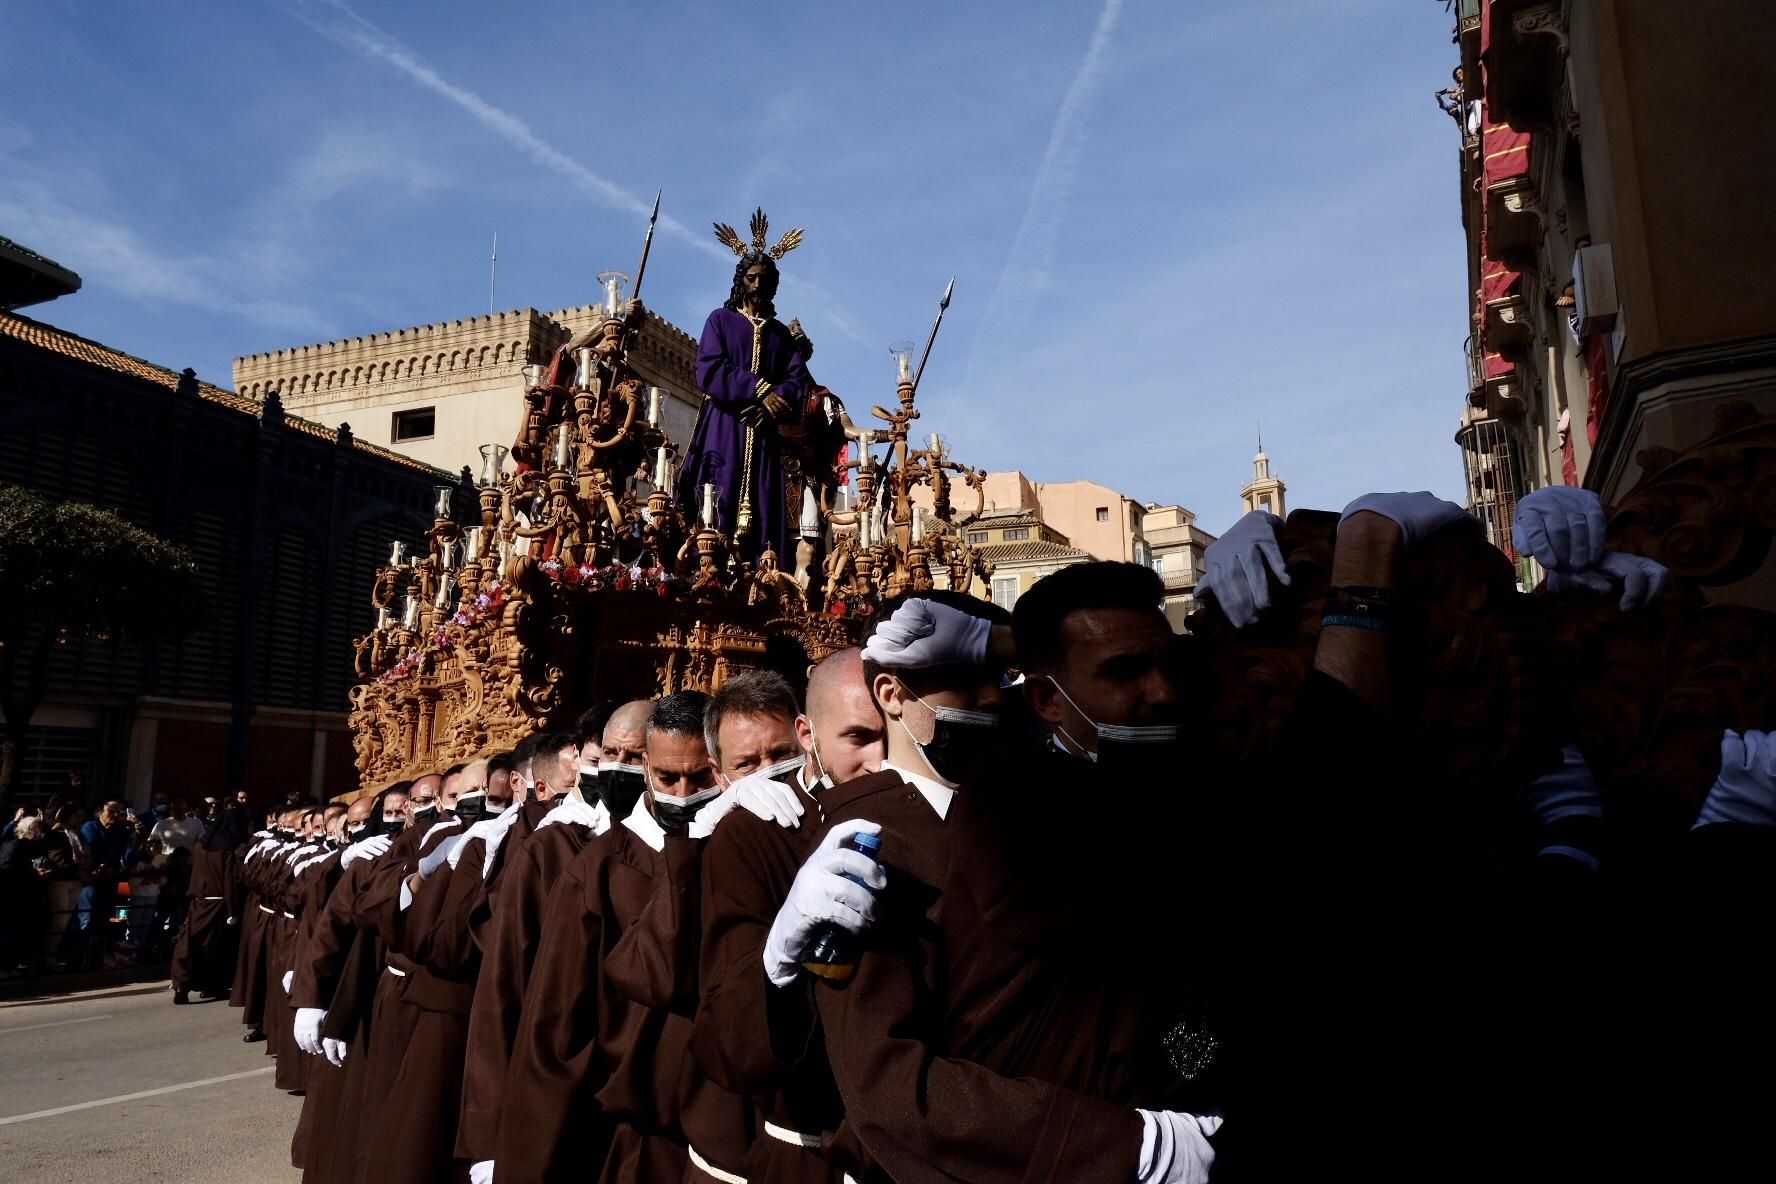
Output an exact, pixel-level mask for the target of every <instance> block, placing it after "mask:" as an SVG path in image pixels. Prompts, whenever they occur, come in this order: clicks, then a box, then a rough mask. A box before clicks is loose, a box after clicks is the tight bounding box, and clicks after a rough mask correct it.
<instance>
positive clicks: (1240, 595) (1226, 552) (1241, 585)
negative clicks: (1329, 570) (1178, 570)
mask: <svg viewBox="0 0 1776 1184" xmlns="http://www.w3.org/2000/svg"><path fill="white" fill-rule="evenodd" d="M1282 525H1283V520H1282V519H1281V518H1278V517H1277V516H1276V515H1275V514H1266V513H1265V512H1264V511H1263V510H1253V511H1252V512H1251V513H1249V514H1247V515H1246V516H1245V517H1243V518H1241V519H1240V520H1239V521H1238V522H1235V523H1234V524H1233V526H1232V527H1231V528H1230V529H1229V530H1228V531H1227V533H1226V534H1224V535H1222V536H1221V537H1220V538H1218V539H1216V540H1215V541H1214V542H1213V543H1210V544H1209V549H1208V550H1206V551H1204V552H1203V569H1204V575H1203V578H1202V579H1201V580H1200V581H1198V583H1197V585H1196V595H1197V597H1198V598H1199V599H1200V598H1201V597H1203V596H1213V597H1214V598H1215V603H1216V604H1218V605H1220V606H1221V612H1222V613H1223V614H1224V615H1225V616H1226V617H1227V620H1228V622H1229V623H1230V624H1231V625H1233V627H1234V628H1235V629H1244V628H1246V627H1247V626H1248V625H1255V624H1257V623H1258V618H1259V617H1260V616H1262V615H1263V613H1264V610H1265V609H1267V608H1269V607H1270V575H1271V574H1274V575H1275V576H1276V578H1277V583H1279V584H1282V585H1284V586H1287V585H1288V583H1289V572H1288V570H1287V569H1286V568H1285V567H1284V566H1283V549H1282V548H1281V547H1279V546H1277V541H1276V536H1277V530H1278V529H1279V528H1281V526H1282ZM1267 569H1268V573H1269V574H1267Z"/></svg>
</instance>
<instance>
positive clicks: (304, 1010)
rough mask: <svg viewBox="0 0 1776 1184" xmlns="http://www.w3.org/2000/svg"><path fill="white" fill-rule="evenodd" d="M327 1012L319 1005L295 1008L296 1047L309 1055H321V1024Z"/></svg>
mask: <svg viewBox="0 0 1776 1184" xmlns="http://www.w3.org/2000/svg"><path fill="white" fill-rule="evenodd" d="M326 1019H327V1013H326V1012H325V1011H324V1010H322V1009H321V1008H319V1007H298V1008H297V1009H296V1047H297V1048H300V1049H301V1050H302V1051H303V1052H305V1053H308V1054H309V1055H310V1056H315V1057H318V1056H320V1055H321V1025H322V1024H323V1023H325V1022H326Z"/></svg>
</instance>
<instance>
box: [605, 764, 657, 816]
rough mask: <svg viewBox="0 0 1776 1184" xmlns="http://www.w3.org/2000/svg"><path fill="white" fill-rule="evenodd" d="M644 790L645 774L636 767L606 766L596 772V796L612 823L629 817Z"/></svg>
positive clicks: (645, 783) (645, 785) (645, 786)
mask: <svg viewBox="0 0 1776 1184" xmlns="http://www.w3.org/2000/svg"><path fill="white" fill-rule="evenodd" d="M646 788H647V774H646V773H644V772H642V771H641V769H640V768H639V767H638V766H636V765H606V766H605V767H604V768H602V769H600V770H599V771H598V796H599V798H600V799H601V800H602V801H603V802H604V804H605V807H606V808H607V809H608V810H609V811H610V816H611V821H612V822H621V821H622V820H623V819H625V818H627V817H629V814H630V812H631V811H632V810H634V809H635V803H636V802H638V801H640V800H641V794H642V791H643V790H645V789H646Z"/></svg>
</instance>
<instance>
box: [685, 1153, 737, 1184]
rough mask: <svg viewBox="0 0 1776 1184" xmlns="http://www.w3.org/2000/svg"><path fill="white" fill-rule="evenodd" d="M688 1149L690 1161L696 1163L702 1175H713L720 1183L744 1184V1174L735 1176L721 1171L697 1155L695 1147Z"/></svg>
mask: <svg viewBox="0 0 1776 1184" xmlns="http://www.w3.org/2000/svg"><path fill="white" fill-rule="evenodd" d="M688 1150H689V1151H690V1153H691V1162H692V1163H694V1164H696V1165H697V1168H698V1170H699V1171H701V1172H702V1173H703V1174H704V1175H706V1176H714V1177H715V1178H716V1179H717V1180H720V1181H721V1182H722V1184H746V1177H745V1176H736V1175H735V1174H734V1173H733V1172H724V1171H722V1170H721V1169H720V1168H718V1167H716V1166H715V1165H714V1164H712V1163H710V1162H709V1161H708V1160H707V1159H704V1158H703V1157H702V1156H701V1155H698V1154H697V1149H696V1148H695V1147H691V1148H688Z"/></svg>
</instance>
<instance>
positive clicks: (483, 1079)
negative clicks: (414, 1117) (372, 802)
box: [456, 699, 654, 1177]
mask: <svg viewBox="0 0 1776 1184" xmlns="http://www.w3.org/2000/svg"><path fill="white" fill-rule="evenodd" d="M653 709H654V705H653V701H652V700H650V699H636V700H634V701H632V702H629V703H625V704H623V705H622V706H621V707H619V708H617V710H616V711H614V712H612V713H611V717H610V719H608V720H607V721H605V725H604V735H603V737H602V738H601V748H602V749H603V751H604V754H605V756H606V758H607V759H606V760H605V761H603V762H602V764H601V768H600V772H599V779H598V785H599V798H600V800H599V801H598V802H596V803H594V802H588V801H586V800H585V798H584V794H583V791H581V790H580V789H579V763H578V759H577V757H578V752H579V749H577V748H576V749H574V750H572V751H573V753H574V758H575V759H573V760H571V761H569V762H567V763H562V761H561V754H562V753H563V752H566V751H569V750H568V749H566V748H565V747H557V748H555V749H552V750H549V749H545V751H539V752H538V753H537V756H536V758H535V763H534V764H533V772H534V770H535V769H538V768H541V769H544V770H545V771H547V770H548V769H549V768H550V767H551V765H550V762H551V761H553V762H554V763H555V765H558V766H559V768H560V774H559V775H560V776H561V777H563V778H564V777H566V775H567V774H568V773H569V772H570V771H571V773H572V774H573V786H574V788H573V789H571V790H569V791H567V792H566V793H565V794H564V795H563V796H564V797H565V799H566V800H567V801H569V802H572V803H575V804H577V805H578V807H579V809H575V808H573V807H572V806H564V807H563V808H562V812H561V813H560V814H559V815H554V816H553V820H552V821H551V820H549V819H545V820H544V821H546V822H547V823H548V824H547V825H543V824H542V823H539V824H538V825H537V827H536V829H535V830H534V832H532V833H531V834H528V835H526V836H522V837H521V838H519V839H518V840H517V841H516V842H514V841H513V840H512V839H510V838H508V839H507V840H506V844H505V845H503V846H502V848H501V850H502V852H503V854H502V856H501V858H502V859H503V860H504V861H505V867H504V870H502V871H501V873H500V875H499V882H498V889H497V891H496V892H495V893H494V896H493V900H492V902H491V916H490V918H489V921H488V923H487V924H486V926H485V928H484V929H483V931H482V939H481V967H480V973H479V976H478V977H477V979H476V982H475V1001H474V1003H473V1005H472V1006H471V1008H470V1011H469V1039H468V1051H467V1054H466V1056H465V1057H464V1062H463V1063H464V1072H463V1094H462V1115H461V1121H460V1122H459V1123H458V1124H457V1136H456V1154H457V1157H458V1158H460V1159H466V1160H468V1161H469V1163H470V1164H472V1165H474V1167H475V1172H476V1175H477V1176H478V1177H479V1176H484V1175H485V1174H486V1173H488V1172H489V1171H491V1170H492V1167H491V1165H492V1163H493V1160H494V1155H495V1153H496V1146H497V1138H498V1132H499V1124H500V1113H501V1110H502V1108H503V1091H504V1084H505V1078H506V1067H507V1064H508V1062H509V1061H510V1060H511V1056H512V1038H513V1035H514V1033H516V1032H517V1030H518V1018H519V1012H520V1010H521V1009H522V1006H523V1003H524V992H525V990H526V988H527V986H528V985H529V982H530V974H531V969H532V967H533V965H534V963H535V959H536V950H537V945H538V943H539V942H540V941H541V940H542V933H543V910H544V906H545V904H546V902H547V901H548V898H549V892H550V890H551V889H552V888H554V886H555V884H556V882H557V881H558V880H559V879H560V878H561V873H562V870H563V869H564V868H566V867H567V865H568V864H569V863H570V862H572V861H573V859H574V857H575V856H576V855H578V854H579V853H580V851H581V850H583V849H584V848H585V846H586V845H587V844H588V843H590V842H591V841H592V840H593V839H594V838H595V837H596V836H597V835H600V834H602V833H604V831H605V830H607V829H608V828H609V826H610V821H611V819H610V810H609V806H608V803H607V802H606V801H604V800H603V799H604V797H605V795H606V793H607V792H608V793H609V795H610V796H611V797H613V798H615V797H620V796H622V795H624V794H626V793H627V792H628V791H627V788H626V786H627V784H628V781H627V774H626V773H625V770H627V769H633V770H635V772H636V773H639V772H640V764H641V761H642V759H643V753H644V751H645V746H646V743H647V722H648V716H649V715H650V714H651V713H652V712H653ZM550 775H551V777H552V778H553V777H555V776H556V774H554V773H551V774H550ZM540 783H541V782H540V780H539V784H540ZM549 792H550V793H551V794H553V792H554V791H553V788H552V787H551V789H550V790H549ZM631 800H633V799H631ZM546 804H547V805H549V806H551V808H553V806H554V805H555V803H554V802H553V801H550V802H548V803H546ZM551 813H553V809H551Z"/></svg>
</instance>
